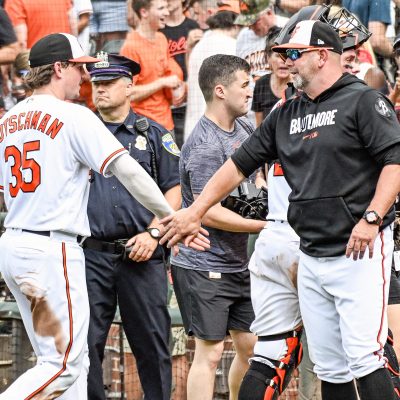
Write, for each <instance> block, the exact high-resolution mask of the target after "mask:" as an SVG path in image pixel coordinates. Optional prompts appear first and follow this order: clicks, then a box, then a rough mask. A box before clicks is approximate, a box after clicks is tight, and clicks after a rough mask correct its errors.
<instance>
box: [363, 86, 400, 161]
mask: <svg viewBox="0 0 400 400" xmlns="http://www.w3.org/2000/svg"><path fill="white" fill-rule="evenodd" d="M356 118H357V121H356V122H357V125H358V128H359V129H358V132H359V135H360V138H361V141H362V143H363V144H364V146H365V148H366V149H367V150H368V151H369V153H370V154H371V155H372V156H373V157H374V158H376V157H377V155H378V154H379V153H381V152H382V151H383V150H385V149H387V148H389V147H390V146H392V145H393V144H395V143H398V142H400V125H399V122H398V120H397V117H396V113H395V111H394V108H393V106H392V104H391V103H390V101H389V100H388V99H387V98H386V97H385V96H383V95H382V94H381V93H379V92H378V91H376V90H373V89H371V90H368V91H367V92H366V93H364V94H363V95H362V96H361V97H360V100H359V102H358V106H357V112H356Z"/></svg>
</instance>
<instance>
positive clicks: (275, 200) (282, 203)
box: [267, 161, 292, 221]
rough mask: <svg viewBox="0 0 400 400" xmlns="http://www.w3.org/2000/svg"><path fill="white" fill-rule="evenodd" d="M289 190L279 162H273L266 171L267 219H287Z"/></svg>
mask: <svg viewBox="0 0 400 400" xmlns="http://www.w3.org/2000/svg"><path fill="white" fill-rule="evenodd" d="M291 191H292V190H291V189H290V187H289V185H288V183H287V182H286V179H285V177H284V176H283V170H282V166H281V164H280V163H279V162H277V161H276V162H274V164H273V165H272V166H271V168H270V169H269V171H268V217H267V218H268V219H276V220H281V221H287V211H288V208H289V200H288V197H289V194H290V192H291Z"/></svg>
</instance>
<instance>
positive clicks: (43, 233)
mask: <svg viewBox="0 0 400 400" xmlns="http://www.w3.org/2000/svg"><path fill="white" fill-rule="evenodd" d="M21 231H22V232H28V233H33V234H34V235H40V236H47V237H50V231H31V230H30V229H21ZM82 239H83V236H81V235H78V236H77V237H76V241H77V242H78V243H80V242H81V241H82Z"/></svg>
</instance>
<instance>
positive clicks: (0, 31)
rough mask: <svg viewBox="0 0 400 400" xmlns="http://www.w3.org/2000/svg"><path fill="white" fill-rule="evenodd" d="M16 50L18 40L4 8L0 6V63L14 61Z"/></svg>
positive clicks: (17, 49) (17, 50)
mask: <svg viewBox="0 0 400 400" xmlns="http://www.w3.org/2000/svg"><path fill="white" fill-rule="evenodd" d="M18 52H19V46H18V41H17V37H16V36H15V33H14V29H13V26H12V24H11V21H10V18H9V17H8V15H7V13H6V12H5V11H4V8H3V7H0V65H5V64H11V63H12V62H14V60H15V57H16V56H17V54H18Z"/></svg>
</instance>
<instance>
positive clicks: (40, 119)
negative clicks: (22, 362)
mask: <svg viewBox="0 0 400 400" xmlns="http://www.w3.org/2000/svg"><path fill="white" fill-rule="evenodd" d="M93 61H99V60H98V59H94V58H92V57H86V56H85V55H84V53H83V51H82V49H81V47H80V46H79V44H78V42H77V39H76V38H75V37H73V36H71V35H68V34H51V35H48V36H46V37H44V38H42V39H41V40H39V41H38V42H37V43H36V44H35V45H34V46H33V47H32V49H31V52H30V65H31V71H30V73H29V75H28V76H27V82H28V84H30V85H31V86H32V87H33V89H34V92H33V95H32V97H30V98H28V99H26V100H24V101H22V102H20V103H18V104H17V105H16V106H15V107H14V108H12V109H11V110H10V111H9V112H8V113H7V114H6V115H5V116H4V117H3V118H2V119H1V120H0V189H1V190H2V191H4V197H5V202H6V206H7V209H8V215H7V218H6V220H5V227H6V232H5V233H4V234H3V235H2V237H1V238H0V253H1V258H0V271H1V273H2V274H3V277H4V279H5V281H6V283H7V285H8V287H9V288H10V290H11V291H12V293H13V295H14V296H15V299H16V301H17V303H18V306H19V309H20V312H21V316H22V319H23V322H24V325H25V328H26V331H27V333H28V336H29V338H30V340H31V343H32V346H33V348H34V351H35V353H36V355H37V358H38V362H37V365H36V366H35V367H34V368H32V369H30V370H28V371H27V372H26V373H24V374H23V375H22V376H20V377H19V378H18V379H17V380H16V381H15V382H14V383H13V384H12V385H11V386H10V387H9V388H8V389H7V390H6V391H5V392H4V393H2V394H1V395H0V399H1V400H21V399H26V400H30V399H35V400H38V399H54V398H58V397H60V396H61V397H60V398H62V399H71V400H72V399H73V400H77V399H78V400H79V399H86V397H87V390H86V374H87V368H88V357H87V343H86V341H87V330H88V323H89V305H88V298H87V291H86V283H85V263H84V256H83V251H82V249H81V247H80V246H79V241H81V239H82V238H83V237H85V236H88V235H89V234H90V230H89V225H88V218H87V215H86V207H87V201H88V190H89V185H88V183H89V168H91V169H93V170H95V171H97V172H99V173H101V174H103V175H104V176H106V177H108V176H111V175H115V176H116V177H118V179H119V180H120V181H121V182H122V183H123V184H124V185H125V186H126V188H127V189H128V190H129V191H130V193H132V194H134V195H135V197H136V199H137V200H139V201H140V202H141V203H142V204H143V205H145V206H146V207H147V208H148V209H149V210H151V211H152V212H153V213H154V214H155V215H157V216H158V217H162V216H165V215H168V214H169V213H171V211H172V210H171V208H170V206H169V205H168V203H167V202H166V201H165V199H164V197H163V195H162V193H161V192H160V190H159V189H158V187H157V185H156V184H155V182H154V181H153V180H152V179H151V177H150V176H149V175H148V174H147V173H146V172H145V171H144V170H143V169H142V168H141V167H140V166H139V164H138V163H136V162H135V161H134V160H133V159H132V158H131V157H129V156H128V155H127V151H126V149H124V148H123V147H121V144H120V143H119V141H118V140H116V139H115V138H114V136H113V135H111V134H110V132H109V131H108V130H107V129H106V128H105V127H104V125H103V124H102V123H101V121H100V120H99V119H98V118H97V117H96V116H95V115H94V114H93V113H92V112H91V111H90V110H88V109H85V108H83V107H81V106H79V105H75V104H72V103H67V102H65V101H64V100H72V99H74V98H76V97H77V96H78V94H79V87H80V82H81V79H82V74H83V65H84V64H83V63H85V62H93ZM200 242H202V241H201V240H200ZM200 242H199V243H200ZM204 243H206V242H204ZM193 245H194V247H198V246H197V245H196V244H195V243H193ZM200 247H201V243H200Z"/></svg>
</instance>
